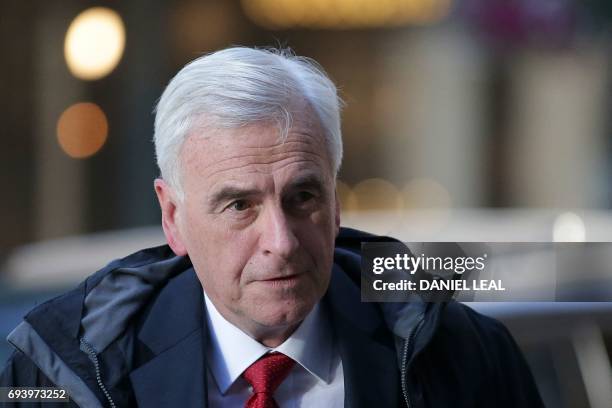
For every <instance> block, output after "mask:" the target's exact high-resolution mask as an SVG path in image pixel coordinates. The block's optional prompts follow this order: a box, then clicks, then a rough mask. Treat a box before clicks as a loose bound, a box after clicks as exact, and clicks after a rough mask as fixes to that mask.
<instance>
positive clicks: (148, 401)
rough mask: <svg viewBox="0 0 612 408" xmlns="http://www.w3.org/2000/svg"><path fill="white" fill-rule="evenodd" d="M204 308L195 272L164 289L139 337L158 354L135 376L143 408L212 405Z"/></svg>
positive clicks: (135, 384) (139, 400)
mask: <svg viewBox="0 0 612 408" xmlns="http://www.w3.org/2000/svg"><path fill="white" fill-rule="evenodd" d="M203 307H204V305H203V294H202V287H201V285H200V282H199V280H198V279H197V276H196V275H195V272H194V271H193V269H189V270H188V271H186V272H184V273H182V274H181V275H179V276H177V277H176V278H174V279H173V280H171V281H170V282H169V283H168V285H167V286H166V287H165V288H164V289H162V291H161V293H160V294H159V296H158V297H157V299H156V300H155V303H154V304H153V306H152V308H151V310H150V312H149V314H148V316H147V318H146V320H145V322H144V324H143V325H142V328H141V330H140V331H139V333H138V339H139V340H140V341H141V342H142V343H143V344H144V345H145V346H146V347H147V348H148V349H149V350H150V351H151V352H152V353H153V356H152V358H150V359H149V360H148V361H147V362H146V363H144V364H143V365H141V366H140V367H138V368H137V369H136V370H134V371H132V372H131V373H130V379H131V381H132V387H133V389H134V394H135V397H136V400H137V402H138V406H145V407H153V408H154V407H169V406H189V407H205V406H206V405H207V403H206V401H207V397H206V369H205V367H206V365H205V361H204V358H205V357H204V350H205V346H206V345H205V343H204V342H205V341H206V336H205V335H204V333H205V322H204V313H203Z"/></svg>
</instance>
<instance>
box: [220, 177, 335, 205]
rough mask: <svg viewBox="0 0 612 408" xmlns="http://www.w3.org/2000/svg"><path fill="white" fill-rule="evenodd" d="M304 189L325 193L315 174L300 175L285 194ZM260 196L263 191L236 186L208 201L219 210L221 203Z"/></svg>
mask: <svg viewBox="0 0 612 408" xmlns="http://www.w3.org/2000/svg"><path fill="white" fill-rule="evenodd" d="M302 188H305V189H312V190H315V191H317V192H318V193H320V194H323V193H324V192H325V189H324V187H323V180H322V179H321V177H320V176H319V175H317V174H314V173H306V174H302V175H299V176H297V177H296V178H295V179H294V180H292V181H291V183H289V185H287V186H286V187H285V188H284V189H283V194H285V193H287V192H288V191H292V190H298V189H302ZM258 194H261V191H260V190H258V189H256V188H242V187H238V186H235V185H226V186H224V187H222V188H221V189H220V190H219V191H217V192H215V193H213V194H212V196H211V197H210V198H209V199H208V205H209V207H210V208H217V206H219V204H221V203H224V202H229V201H234V200H239V199H243V198H245V197H251V196H255V195H258Z"/></svg>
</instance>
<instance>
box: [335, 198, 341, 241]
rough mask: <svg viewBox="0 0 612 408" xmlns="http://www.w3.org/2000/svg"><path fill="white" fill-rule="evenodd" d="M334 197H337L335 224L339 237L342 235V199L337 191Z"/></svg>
mask: <svg viewBox="0 0 612 408" xmlns="http://www.w3.org/2000/svg"><path fill="white" fill-rule="evenodd" d="M334 195H335V201H336V207H335V209H334V211H335V214H334V224H335V227H336V236H338V234H340V197H339V196H338V190H337V189H336V190H335V191H334Z"/></svg>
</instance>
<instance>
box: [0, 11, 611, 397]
mask: <svg viewBox="0 0 612 408" xmlns="http://www.w3.org/2000/svg"><path fill="white" fill-rule="evenodd" d="M611 29H612V3H611V2H610V1H608V0H537V1H534V0H384V1H383V0H377V1H371V0H242V1H239V0H176V1H171V0H148V1H144V0H131V1H129V2H120V1H104V2H95V1H76V0H65V1H61V2H48V1H36V0H34V1H27V2H23V1H16V0H4V1H2V2H1V3H0V55H2V56H3V58H2V62H1V63H0V78H2V79H1V80H0V89H1V95H2V96H3V98H2V102H0V103H1V106H2V109H0V119H1V122H0V123H1V126H2V133H1V134H2V136H1V139H0V140H1V141H0V163H1V166H2V171H1V172H0V186H2V190H3V191H2V200H1V201H0V225H1V227H2V231H3V233H2V234H0V335H1V337H5V335H6V334H7V333H8V332H9V331H10V330H11V329H12V328H13V327H14V326H15V325H16V324H17V323H18V321H19V320H20V319H21V316H22V315H23V313H24V312H25V311H27V310H28V309H30V308H31V307H32V306H33V305H34V304H36V303H39V302H40V301H42V300H44V299H47V298H48V297H50V296H53V295H54V294H56V293H59V292H61V291H64V290H66V289H67V288H70V287H72V286H74V285H75V284H76V283H77V282H78V281H79V280H81V279H82V278H83V277H84V276H86V275H88V274H90V273H92V272H93V271H95V270H96V269H98V268H100V267H102V266H103V265H105V264H106V263H107V262H108V261H109V260H110V259H113V258H117V257H121V256H124V255H126V254H128V253H130V252H131V251H133V250H137V249H139V248H142V247H145V246H153V245H158V244H162V243H164V238H163V235H162V234H161V229H160V228H159V221H160V215H159V208H158V205H157V202H156V199H155V195H154V191H153V188H152V185H153V179H154V178H155V177H156V176H157V174H158V171H157V168H156V165H155V161H154V154H153V144H152V142H151V139H152V133H153V132H152V129H153V114H152V110H153V107H154V106H155V103H156V100H157V98H158V97H159V96H160V95H161V93H162V91H163V88H164V87H165V85H166V84H167V83H168V81H169V80H170V78H171V77H172V76H173V75H174V74H175V73H176V72H177V71H178V70H179V69H180V68H181V67H182V66H183V65H184V64H185V63H187V62H188V61H190V60H192V59H194V58H195V57H197V56H199V55H202V54H204V53H208V52H211V51H214V50H218V49H220V48H224V47H227V46H230V45H247V46H288V47H291V48H293V49H294V50H295V52H296V53H297V54H299V55H305V56H309V57H311V58H314V59H315V60H317V61H318V62H319V63H320V64H321V65H322V66H323V67H324V68H325V69H326V70H327V72H328V73H329V75H330V76H331V77H332V79H333V80H334V81H335V82H336V84H337V85H338V86H339V88H340V92H341V95H342V97H343V99H344V100H345V101H346V103H347V105H346V108H345V110H344V114H343V137H344V143H345V160H344V163H343V166H342V170H341V173H340V181H339V183H338V190H339V193H340V197H341V200H342V205H343V210H344V213H343V224H345V225H347V226H354V227H358V228H362V229H366V230H369V231H372V232H376V233H384V234H391V235H393V236H395V237H397V238H400V239H402V240H405V241H523V242H533V241H541V242H547V241H612V211H611V209H612V144H611V141H612V115H610V113H611V108H612V30H611ZM601 284H602V285H612V276H611V277H610V279H607V280H603V281H602V282H601ZM473 306H474V307H476V308H478V309H479V310H481V311H483V312H484V313H488V314H491V315H493V316H496V317H498V318H500V319H502V320H504V321H505V322H506V324H507V325H508V326H509V327H510V328H511V330H512V331H513V333H514V335H515V336H516V338H517V341H518V342H519V344H520V345H521V347H522V348H523V350H524V351H525V353H526V355H527V357H528V358H529V362H530V364H531V366H532V369H533V371H534V373H535V375H536V377H537V382H538V386H539V387H540V390H541V392H542V395H543V396H544V398H545V400H546V403H547V406H550V407H592V408H599V407H602V408H609V407H611V406H612V374H611V373H612V370H611V357H610V355H611V350H612V317H611V316H612V305H611V304H609V303H601V302H600V303H580V304H578V303H563V304H546V303H536V304H528V303H516V304H513V303H508V304H484V303H475V304H473ZM8 353H9V348H8V347H7V346H6V345H5V344H2V345H1V346H0V360H4V359H5V358H6V357H7V356H8Z"/></svg>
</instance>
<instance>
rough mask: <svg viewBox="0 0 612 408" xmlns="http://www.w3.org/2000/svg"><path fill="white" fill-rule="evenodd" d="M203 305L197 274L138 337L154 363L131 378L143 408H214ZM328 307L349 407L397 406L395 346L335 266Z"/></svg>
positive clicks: (179, 280) (170, 293)
mask: <svg viewBox="0 0 612 408" xmlns="http://www.w3.org/2000/svg"><path fill="white" fill-rule="evenodd" d="M203 304H204V301H203V292H202V287H201V285H200V282H199V280H198V278H197V276H196V274H195V272H194V271H193V268H191V269H190V270H188V271H186V272H185V273H183V274H181V275H179V276H177V277H176V278H175V279H173V280H171V281H170V282H169V283H168V285H167V286H166V287H165V288H164V289H163V290H162V291H161V293H160V295H159V296H158V297H157V299H156V300H155V302H154V304H153V305H152V307H151V310H150V312H149V313H148V317H147V319H146V321H145V322H144V324H143V325H142V327H141V329H140V331H139V334H138V339H139V340H140V341H141V342H142V343H143V344H144V345H145V346H146V347H147V348H148V349H149V350H150V351H151V352H152V357H151V359H150V360H148V361H147V362H146V363H145V364H143V365H142V366H140V367H138V368H137V369H135V370H134V371H132V372H131V374H130V379H131V381H132V386H133V389H134V394H135V397H136V400H137V402H138V405H139V406H141V405H142V406H147V407H165V406H200V407H205V406H207V389H206V388H207V380H206V375H207V370H206V363H205V350H206V340H207V336H206V335H205V333H206V330H207V328H206V321H205V316H204V313H203V310H204V306H203ZM323 304H324V305H325V307H326V308H327V311H328V312H329V314H330V316H329V317H330V321H331V324H332V327H333V332H334V336H335V338H336V341H337V342H338V348H339V351H340V356H341V358H342V364H343V370H344V391H345V406H346V407H350V408H360V407H369V406H398V405H399V402H398V396H399V392H400V383H399V372H398V368H397V357H396V354H395V350H394V345H393V338H392V336H391V335H390V332H389V331H388V329H386V326H385V324H384V321H383V320H382V319H381V316H380V314H379V311H378V309H377V308H376V306H375V305H374V304H369V303H361V302H360V293H359V289H358V288H357V286H356V285H355V284H354V283H353V282H351V281H350V279H349V278H348V277H347V276H346V274H345V273H344V271H342V270H341V269H340V268H339V267H338V266H336V265H334V268H333V271H332V278H331V282H330V286H329V289H328V291H327V293H326V295H325V296H324V299H323ZM371 373H376V374H375V375H371Z"/></svg>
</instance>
